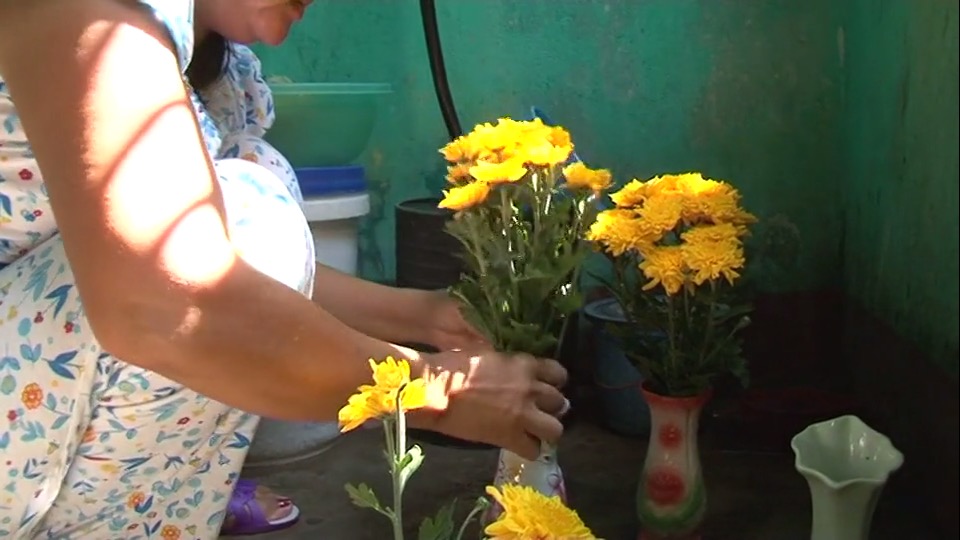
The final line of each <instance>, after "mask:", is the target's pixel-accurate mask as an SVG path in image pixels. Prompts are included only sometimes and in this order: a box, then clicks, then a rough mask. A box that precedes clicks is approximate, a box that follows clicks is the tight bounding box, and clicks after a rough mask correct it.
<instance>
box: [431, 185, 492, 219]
mask: <svg viewBox="0 0 960 540" xmlns="http://www.w3.org/2000/svg"><path fill="white" fill-rule="evenodd" d="M489 194H490V185H489V184H487V183H486V182H471V183H469V184H464V185H462V186H456V187H453V188H450V189H449V190H447V191H444V192H443V195H444V197H443V200H442V201H440V204H439V205H438V206H439V207H440V208H447V209H449V210H453V211H456V212H459V211H461V210H466V209H467V208H472V207H474V206H477V205H478V204H480V203H482V202H483V201H485V200H487V196H488V195H489Z"/></svg>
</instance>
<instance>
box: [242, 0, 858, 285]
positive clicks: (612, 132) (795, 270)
mask: <svg viewBox="0 0 960 540" xmlns="http://www.w3.org/2000/svg"><path fill="white" fill-rule="evenodd" d="M838 5H841V3H840V2H836V1H835V0H807V1H804V2H797V1H796V0H644V1H638V0H619V1H616V0H608V1H587V0H522V1H517V0H445V1H444V0H441V1H439V2H438V11H439V22H440V27H441V32H442V38H443V41H444V47H445V53H446V58H447V63H448V72H449V76H450V81H451V86H452V88H453V92H454V95H455V99H456V101H457V106H458V109H459V112H460V116H461V119H462V122H463V124H464V125H465V126H467V127H469V126H472V125H473V124H475V123H477V122H482V121H487V120H492V119H494V118H496V117H497V116H500V115H512V116H515V117H520V116H524V115H526V114H527V111H528V109H529V107H530V106H531V105H539V106H541V107H543V108H544V109H545V110H546V111H547V112H548V113H549V114H551V116H553V117H554V119H555V120H557V121H559V122H561V123H562V124H564V125H565V126H566V127H567V128H568V129H570V130H571V132H572V133H573V136H574V140H575V142H576V144H577V146H578V151H579V153H580V155H581V156H582V157H583V158H584V159H585V160H586V161H588V162H589V163H590V164H592V165H594V166H605V167H608V168H611V169H612V170H613V171H614V173H615V174H616V175H617V176H618V177H619V178H620V179H621V180H627V179H629V178H630V177H631V176H640V177H646V176H649V175H653V174H655V173H658V172H670V171H683V170H701V171H703V172H705V173H706V174H708V175H711V176H714V177H718V178H724V179H728V180H730V181H732V182H734V183H736V184H737V185H738V186H740V187H741V189H742V191H743V192H744V196H745V199H746V203H747V205H748V206H749V207H750V208H751V209H752V210H754V211H755V212H756V213H758V214H759V215H760V216H761V217H762V218H764V219H765V220H766V223H767V225H766V226H765V227H764V228H762V229H759V230H758V231H757V236H756V245H757V246H760V247H761V248H762V249H761V254H762V256H758V257H757V259H756V260H757V261H758V263H759V265H758V266H759V267H761V268H763V269H764V271H763V272H760V275H761V276H762V277H763V278H764V280H763V283H761V285H762V286H764V287H766V288H772V289H777V290H790V289H811V288H819V287H821V286H830V285H839V284H840V279H841V276H840V273H839V272H838V268H839V267H840V261H841V255H840V244H841V238H842V231H843V221H842V215H841V205H840V203H841V186H840V184H841V177H840V171H841V170H842V166H843V162H842V154H841V149H842V144H841V129H840V128H841V125H842V102H841V98H842V84H843V72H842V66H841V55H840V50H839V43H838V39H837V36H838V30H839V28H840V26H841V23H842V18H843V16H844V13H843V10H842V9H841V8H839V7H837V6H838ZM259 52H260V54H261V57H262V58H263V60H264V65H265V70H266V71H267V73H268V74H272V75H284V76H287V77H290V78H292V79H294V80H298V81H373V82H389V83H392V84H393V85H394V87H395V90H396V92H395V94H394V95H393V96H392V97H391V98H390V99H389V100H387V101H385V102H384V107H383V109H382V111H381V116H380V121H379V124H378V127H377V129H376V132H375V134H374V136H373V139H372V140H371V143H370V146H369V149H368V151H367V152H366V154H365V155H364V156H363V157H362V162H363V163H364V164H365V165H366V166H367V167H368V174H369V176H370V177H371V179H372V180H373V181H374V186H375V187H374V192H375V212H374V214H373V215H372V216H371V219H370V220H368V222H367V226H368V230H367V231H366V232H365V234H364V236H363V243H362V244H363V245H362V247H363V249H364V256H363V257H362V265H361V272H362V274H363V275H365V276H366V277H369V278H374V279H387V280H389V279H390V278H391V277H392V276H393V271H394V257H393V253H394V251H393V250H394V247H393V235H394V227H393V206H394V205H395V204H396V203H397V202H399V201H401V200H405V199H409V198H414V197H424V196H428V195H435V194H437V192H438V190H439V187H440V186H441V185H442V184H441V183H439V182H438V180H439V176H440V174H441V171H442V169H441V166H442V163H441V162H440V159H439V155H438V154H437V153H436V149H437V148H439V147H440V146H441V145H442V144H443V142H444V140H445V129H444V126H443V122H442V119H441V117H440V113H439V109H438V107H437V105H436V99H435V96H434V93H433V86H432V82H431V79H430V73H429V67H428V64H427V59H426V51H425V45H424V41H423V35H422V29H421V25H420V19H419V10H418V7H417V3H416V2H413V1H412V0H409V1H400V0H367V1H361V0H352V1H349V2H345V1H343V0H318V1H317V2H315V3H314V6H313V7H311V9H310V10H309V13H308V16H307V18H306V20H304V21H303V23H302V24H301V25H300V26H299V27H298V28H297V29H296V30H295V32H294V33H293V35H292V36H291V38H290V39H289V41H288V42H287V43H286V44H285V45H284V46H283V47H282V48H279V49H272V50H267V49H260V50H259ZM773 263H777V264H773Z"/></svg>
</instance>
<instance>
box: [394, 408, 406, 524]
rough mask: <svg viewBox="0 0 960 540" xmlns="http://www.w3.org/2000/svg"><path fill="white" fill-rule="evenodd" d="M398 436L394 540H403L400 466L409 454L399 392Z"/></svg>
mask: <svg viewBox="0 0 960 540" xmlns="http://www.w3.org/2000/svg"><path fill="white" fill-rule="evenodd" d="M396 414H397V416H396V432H395V433H394V435H395V436H396V442H397V445H396V447H395V448H394V453H393V474H392V475H391V476H392V477H393V539H394V540H403V484H402V483H401V477H400V475H401V474H402V472H403V470H402V469H401V468H400V464H401V463H403V459H404V457H405V456H406V454H407V419H406V415H404V414H403V409H402V408H401V406H400V392H399V391H398V392H397V413H396Z"/></svg>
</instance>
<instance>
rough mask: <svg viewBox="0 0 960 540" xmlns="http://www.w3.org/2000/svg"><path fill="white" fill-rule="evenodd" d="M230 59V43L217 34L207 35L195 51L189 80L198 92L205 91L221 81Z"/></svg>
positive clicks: (188, 71)
mask: <svg viewBox="0 0 960 540" xmlns="http://www.w3.org/2000/svg"><path fill="white" fill-rule="evenodd" d="M229 59H230V43H228V42H227V40H226V39H225V38H224V37H223V36H221V35H220V34H217V33H215V32H210V33H209V34H207V36H206V37H204V38H203V40H201V41H200V43H198V44H197V46H196V47H195V48H194V49H193V59H192V60H191V61H190V65H189V66H187V80H188V81H189V82H190V86H192V87H193V89H194V90H196V91H198V92H199V91H202V90H205V89H206V88H207V87H209V86H210V85H212V84H213V83H215V82H217V81H219V80H220V77H223V74H224V73H225V72H226V69H227V60H229Z"/></svg>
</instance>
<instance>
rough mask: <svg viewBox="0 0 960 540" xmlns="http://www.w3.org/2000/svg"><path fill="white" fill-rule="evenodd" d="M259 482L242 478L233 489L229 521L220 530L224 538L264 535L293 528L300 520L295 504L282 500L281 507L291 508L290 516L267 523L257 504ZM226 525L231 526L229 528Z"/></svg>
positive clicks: (228, 508) (228, 507)
mask: <svg viewBox="0 0 960 540" xmlns="http://www.w3.org/2000/svg"><path fill="white" fill-rule="evenodd" d="M256 492H257V482H255V481H254V480H246V479H243V478H241V479H240V480H237V485H236V487H235V488H234V489H233V495H231V497H230V504H229V505H227V520H225V521H224V523H225V525H224V526H223V528H222V529H221V530H220V534H221V535H224V536H246V535H250V534H263V533H269V532H274V531H279V530H282V529H286V528H287V527H292V526H293V525H294V524H296V523H297V521H299V520H300V509H299V508H298V507H297V505H295V504H293V502H292V501H291V500H290V499H281V500H280V505H281V506H287V505H289V506H290V515H288V516H286V517H284V518H282V519H278V520H274V521H267V516H265V515H264V514H263V509H262V508H260V505H259V504H257V499H256ZM226 523H229V524H230V526H229V527H227V526H226Z"/></svg>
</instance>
